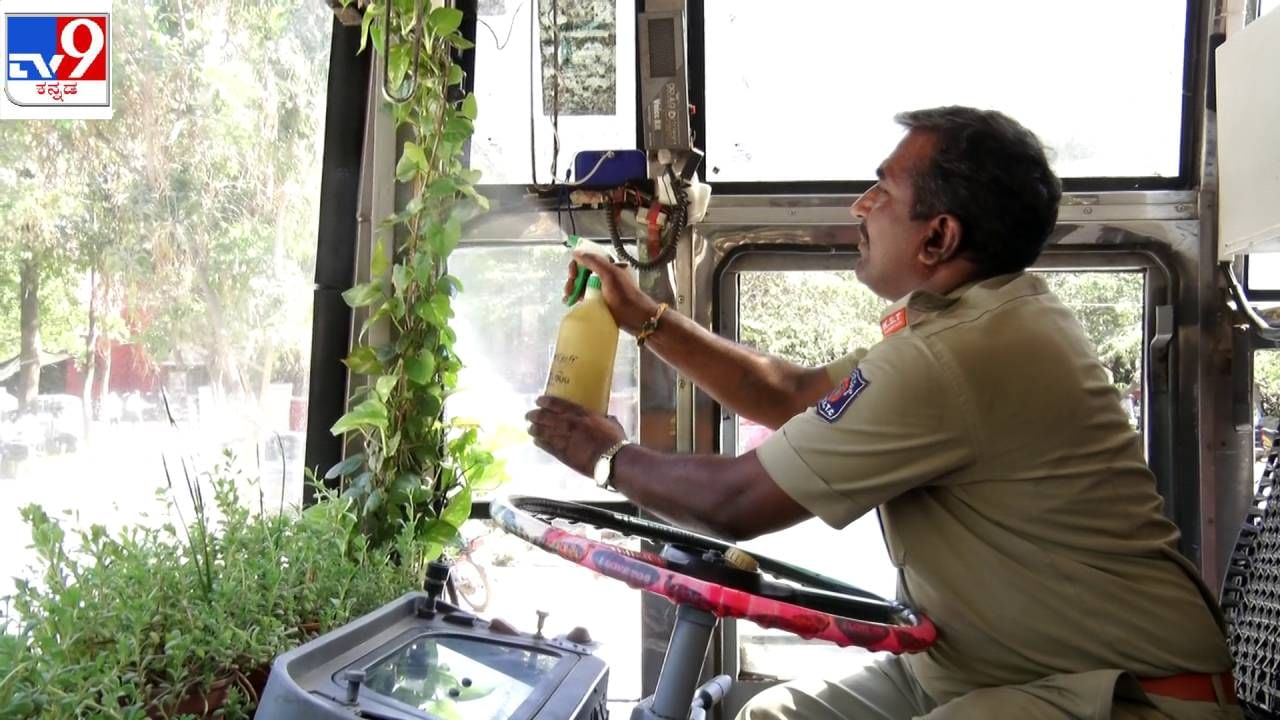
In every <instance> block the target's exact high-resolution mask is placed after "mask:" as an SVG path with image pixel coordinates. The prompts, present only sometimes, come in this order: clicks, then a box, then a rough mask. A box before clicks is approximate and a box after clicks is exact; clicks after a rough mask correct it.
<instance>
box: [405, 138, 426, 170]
mask: <svg viewBox="0 0 1280 720" xmlns="http://www.w3.org/2000/svg"><path fill="white" fill-rule="evenodd" d="M401 157H407V158H409V160H410V162H412V163H413V164H414V165H416V166H418V167H420V168H424V167H426V166H427V154H426V153H425V152H423V150H422V146H420V145H418V144H417V143H412V142H406V143H405V144H404V155H402V156H401Z"/></svg>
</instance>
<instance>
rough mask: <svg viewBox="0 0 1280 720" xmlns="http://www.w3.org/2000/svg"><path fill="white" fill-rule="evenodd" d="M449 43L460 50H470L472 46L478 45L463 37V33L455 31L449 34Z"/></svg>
mask: <svg viewBox="0 0 1280 720" xmlns="http://www.w3.org/2000/svg"><path fill="white" fill-rule="evenodd" d="M449 44H451V45H453V46H454V47H456V48H458V49H459V50H470V49H471V48H473V47H475V46H476V44H475V43H473V42H471V41H470V40H468V39H466V38H464V37H462V35H459V34H458V33H454V34H452V35H450V36H449Z"/></svg>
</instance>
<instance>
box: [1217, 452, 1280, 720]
mask: <svg viewBox="0 0 1280 720" xmlns="http://www.w3.org/2000/svg"><path fill="white" fill-rule="evenodd" d="M1277 472H1280V447H1277V448H1275V449H1273V450H1272V451H1271V453H1270V455H1268V457H1267V464H1266V469H1265V470H1264V471H1263V473H1262V480H1261V481H1260V482H1259V484H1258V492H1257V495H1256V497H1255V498H1254V502H1253V504H1252V506H1251V507H1250V508H1249V513H1248V515H1247V516H1246V517H1245V521H1244V526H1243V527H1242V528H1241V529H1240V535H1239V538H1238V540H1237V541H1236V546H1235V549H1234V550H1233V552H1232V554H1231V561H1230V563H1229V567H1228V568H1227V576H1226V580H1225V582H1224V584H1223V589H1222V602H1221V605H1222V610H1223V613H1224V615H1225V616H1226V622H1227V641H1228V643H1229V645H1230V648H1231V656H1232V658H1233V659H1234V660H1235V669H1234V675H1235V687H1236V693H1237V695H1238V696H1239V699H1240V705H1241V708H1242V709H1243V711H1244V715H1245V717H1246V718H1248V719H1249V720H1262V719H1264V718H1277V717H1280V481H1278V480H1277Z"/></svg>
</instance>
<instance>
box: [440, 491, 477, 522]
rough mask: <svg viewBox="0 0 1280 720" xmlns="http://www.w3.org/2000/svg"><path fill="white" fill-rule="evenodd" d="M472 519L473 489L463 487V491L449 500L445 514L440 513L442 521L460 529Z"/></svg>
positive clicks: (445, 507)
mask: <svg viewBox="0 0 1280 720" xmlns="http://www.w3.org/2000/svg"><path fill="white" fill-rule="evenodd" d="M470 518H471V489H470V488H468V487H467V486H465V485H464V486H463V487H462V489H461V490H459V491H458V492H456V493H454V495H453V497H451V498H449V503H448V504H447V505H445V506H444V512H442V513H440V519H441V520H444V521H445V522H447V523H449V524H450V525H452V526H454V527H456V528H460V527H462V523H464V522H466V521H467V520H468V519H470Z"/></svg>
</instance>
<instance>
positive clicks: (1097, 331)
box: [732, 270, 1280, 679]
mask: <svg viewBox="0 0 1280 720" xmlns="http://www.w3.org/2000/svg"><path fill="white" fill-rule="evenodd" d="M1043 273H1044V276H1045V279H1046V280H1047V282H1048V284H1049V286H1050V288H1051V289H1052V290H1053V292H1054V293H1055V294H1056V295H1057V296H1058V297H1059V298H1060V299H1061V300H1062V301H1063V302H1064V303H1065V304H1066V305H1067V306H1068V307H1070V308H1071V309H1072V310H1073V311H1074V312H1075V314H1076V317H1077V318H1079V319H1080V322H1081V324H1082V325H1083V327H1084V329H1085V332H1086V334H1088V336H1089V338H1090V339H1092V340H1093V342H1094V344H1095V346H1096V347H1097V349H1098V354H1099V357H1100V359H1101V361H1102V363H1103V365H1104V366H1106V368H1107V371H1108V372H1109V373H1110V375H1111V378H1112V384H1113V385H1114V386H1115V388H1116V393H1117V397H1118V399H1119V400H1120V402H1122V403H1124V404H1125V407H1126V408H1127V409H1128V410H1129V412H1130V419H1131V422H1132V424H1133V427H1134V429H1135V430H1139V429H1141V428H1142V410H1141V408H1142V379H1143V372H1142V369H1143V362H1144V358H1143V350H1142V349H1143V346H1144V343H1143V319H1144V291H1145V288H1144V274H1143V273H1142V272H1113V271H1109V272H1086V271H1080V272H1075V271H1057V270H1053V271H1043ZM885 307H887V303H886V302H885V301H883V300H881V299H880V298H878V297H876V296H875V295H874V294H873V293H871V291H870V290H867V289H866V288H865V287H864V286H863V285H861V284H860V283H858V282H857V280H856V278H855V277H854V274H853V273H852V272H844V271H767V272H766V271H758V272H742V273H740V274H739V275H738V302H737V308H738V327H737V336H738V339H739V340H740V341H742V342H744V343H746V344H748V345H751V346H752V347H755V348H756V349H758V350H761V351H764V352H767V353H771V354H775V355H778V356H781V357H784V358H787V359H790V360H793V361H795V362H799V363H802V364H805V365H810V366H812V365H818V364H821V363H825V362H829V361H831V360H833V359H835V358H838V357H840V356H841V355H844V354H845V353H847V352H850V351H851V350H852V349H854V348H857V347H869V346H870V345H872V344H874V343H875V342H877V341H879V339H880V337H881V333H880V323H879V320H880V315H881V313H882V311H883V310H884V308H885ZM1278 367H1280V364H1278ZM1277 384H1278V386H1280V376H1278V377H1277ZM1278 389H1280V387H1278ZM732 429H733V430H734V433H735V435H736V438H735V446H734V447H733V451H735V452H737V453H743V452H746V451H748V450H750V449H752V448H754V447H756V446H757V445H759V444H760V443H761V442H762V441H763V440H764V438H766V437H768V435H769V434H770V431H769V430H768V429H767V428H763V427H761V426H758V425H755V424H753V423H750V422H748V421H746V420H744V419H742V418H736V419H735V421H734V424H733V427H732ZM744 547H745V548H747V549H749V550H754V551H756V552H759V553H760V554H762V555H767V556H771V557H775V558H778V559H781V560H786V561H789V562H792V563H795V564H797V565H800V566H801V567H805V568H807V569H811V570H814V571H816V572H819V573H822V574H824V575H828V576H830V577H833V578H836V579H838V580H842V581H844V582H847V583H851V584H853V585H856V586H858V587H861V588H863V589H865V590H868V591H871V592H874V593H876V594H878V595H881V596H883V597H890V598H892V597H893V596H894V595H895V593H896V585H897V572H896V570H895V569H894V567H893V565H892V563H891V562H890V560H889V557H888V553H887V551H886V549H885V545H884V541H883V538H882V535H881V530H880V526H879V522H878V518H877V516H876V514H875V513H868V514H867V515H864V516H863V517H861V518H859V519H858V520H856V521H854V522H853V523H852V524H850V525H849V526H848V527H846V528H844V529H843V530H839V531H836V530H833V529H831V528H830V527H828V526H827V525H825V524H824V523H823V522H822V521H821V520H817V519H813V520H809V521H807V522H804V523H802V524H800V525H797V526H796V527H793V528H789V529H787V530H784V531H782V532H779V533H774V534H772V535H767V536H764V537H760V538H757V539H755V540H752V541H749V542H746V543H744ZM815 549H821V550H820V551H815ZM737 637H738V648H737V654H738V667H739V674H740V677H750V678H757V679H765V678H777V679H790V678H795V677H806V676H813V675H818V674H822V673H824V672H828V671H829V669H830V668H832V667H839V668H840V669H841V672H849V673H852V672H855V671H856V670H857V669H858V667H859V666H860V664H869V663H870V662H871V661H872V660H873V659H874V658H875V655H874V654H872V653H867V652H864V651H860V650H858V649H856V648H837V647H835V646H831V645H826V644H821V643H810V642H806V641H804V640H802V639H800V638H798V637H796V636H794V635H790V634H787V633H784V632H781V631H775V630H769V629H765V628H761V627H758V626H756V625H754V624H751V623H745V622H742V623H738V624H737Z"/></svg>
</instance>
